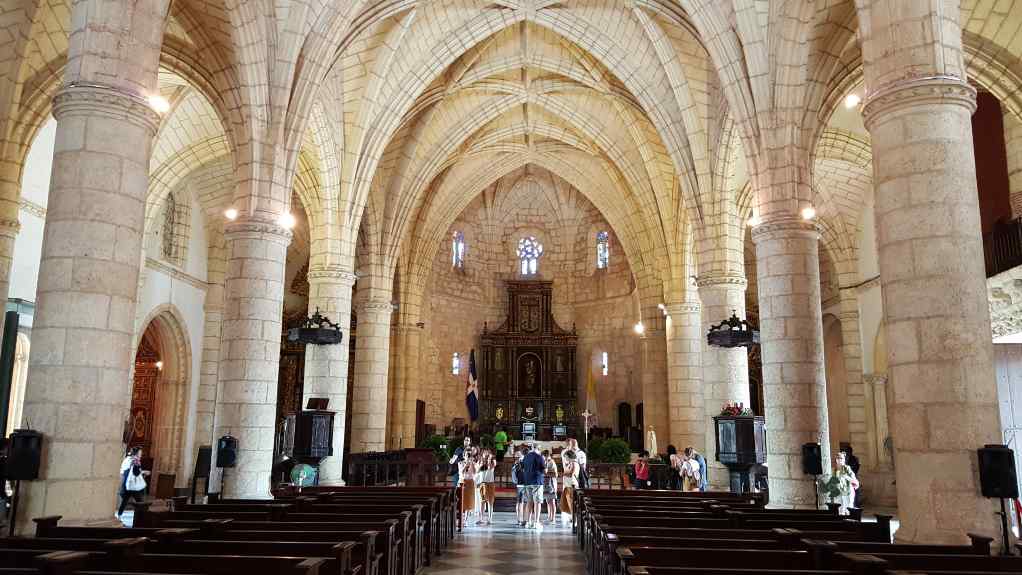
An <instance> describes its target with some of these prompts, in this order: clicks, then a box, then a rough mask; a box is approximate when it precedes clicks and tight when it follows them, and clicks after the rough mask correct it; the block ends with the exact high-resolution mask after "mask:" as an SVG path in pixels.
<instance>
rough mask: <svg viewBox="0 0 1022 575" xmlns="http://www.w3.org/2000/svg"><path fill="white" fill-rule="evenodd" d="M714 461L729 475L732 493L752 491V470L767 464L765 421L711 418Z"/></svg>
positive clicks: (724, 416) (763, 419)
mask: <svg viewBox="0 0 1022 575" xmlns="http://www.w3.org/2000/svg"><path fill="white" fill-rule="evenodd" d="M713 423H714V429H715V433H714V435H715V437H716V445H717V461H719V462H721V463H723V464H724V465H725V466H727V468H728V470H729V471H730V472H731V492H732V493H748V492H749V491H752V485H753V483H752V477H751V476H750V474H749V470H750V469H752V466H754V465H757V464H762V463H765V462H766V457H767V450H766V429H765V425H766V419H765V418H764V417H763V416H761V415H757V416H729V415H719V416H717V417H714V418H713Z"/></svg>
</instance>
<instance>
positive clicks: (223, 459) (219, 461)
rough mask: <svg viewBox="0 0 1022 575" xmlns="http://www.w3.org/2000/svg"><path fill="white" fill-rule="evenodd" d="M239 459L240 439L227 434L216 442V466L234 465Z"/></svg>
mask: <svg viewBox="0 0 1022 575" xmlns="http://www.w3.org/2000/svg"><path fill="white" fill-rule="evenodd" d="M237 459H238V440H237V439H235V438H233V437H231V436H230V435H225V436H223V437H221V438H220V439H219V440H218V441H217V442H216V466H217V467H234V464H235V462H236V461H237Z"/></svg>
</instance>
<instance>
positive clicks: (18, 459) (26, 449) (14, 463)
mask: <svg viewBox="0 0 1022 575" xmlns="http://www.w3.org/2000/svg"><path fill="white" fill-rule="evenodd" d="M9 445H10V447H9V448H8V452H7V467H6V473H7V479H11V480H14V479H21V480H28V481H31V480H33V479H38V478H39V463H40V462H41V461H42V459H43V434H42V433H39V432H38V431H33V430H31V429H15V430H14V432H12V433H11V438H10V443H9Z"/></svg>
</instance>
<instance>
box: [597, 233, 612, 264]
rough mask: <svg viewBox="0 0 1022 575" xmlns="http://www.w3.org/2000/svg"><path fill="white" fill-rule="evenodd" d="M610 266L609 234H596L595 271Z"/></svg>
mask: <svg viewBox="0 0 1022 575" xmlns="http://www.w3.org/2000/svg"><path fill="white" fill-rule="evenodd" d="M609 265H610V234H608V233H607V232H597V233H596V269H599V270H605V269H607V266H609Z"/></svg>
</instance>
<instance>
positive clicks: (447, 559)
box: [423, 513, 585, 575]
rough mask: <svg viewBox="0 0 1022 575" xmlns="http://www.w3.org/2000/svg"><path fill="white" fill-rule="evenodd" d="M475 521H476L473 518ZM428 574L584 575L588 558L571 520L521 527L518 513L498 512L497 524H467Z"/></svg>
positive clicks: (495, 519) (494, 522)
mask: <svg viewBox="0 0 1022 575" xmlns="http://www.w3.org/2000/svg"><path fill="white" fill-rule="evenodd" d="M473 523H474V522H473ZM423 573H424V575H439V574H443V575H488V574H491V573H492V574H495V575H533V574H535V575H539V574H551V573H556V574H557V575H584V574H585V559H584V558H583V557H582V554H581V553H580V552H579V551H578V547H577V546H576V545H575V538H574V536H572V534H571V524H570V523H569V524H563V525H562V524H558V525H557V526H556V527H551V526H547V525H544V526H543V530H542V531H537V530H535V529H526V528H524V527H518V524H517V522H516V521H515V515H514V513H494V514H493V525H490V526H482V527H480V526H476V525H466V526H465V530H464V531H463V532H462V533H459V534H458V535H457V536H456V537H455V538H454V541H453V542H452V543H451V545H450V547H448V548H447V550H446V551H445V552H444V554H443V555H441V556H440V557H437V558H436V559H434V561H433V565H431V566H429V567H427V568H426V569H425V570H424V571H423Z"/></svg>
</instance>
